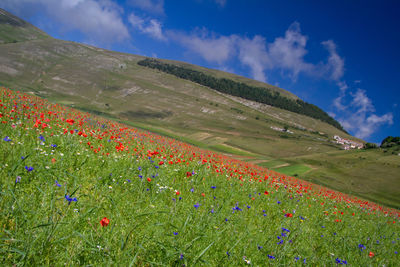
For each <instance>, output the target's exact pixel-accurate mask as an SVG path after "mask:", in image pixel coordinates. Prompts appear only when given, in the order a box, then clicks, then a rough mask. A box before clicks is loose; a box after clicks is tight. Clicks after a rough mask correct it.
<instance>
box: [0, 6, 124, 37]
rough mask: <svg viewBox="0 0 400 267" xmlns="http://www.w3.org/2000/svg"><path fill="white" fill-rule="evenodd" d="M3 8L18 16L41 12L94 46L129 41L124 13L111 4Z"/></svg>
mask: <svg viewBox="0 0 400 267" xmlns="http://www.w3.org/2000/svg"><path fill="white" fill-rule="evenodd" d="M2 6H3V7H4V8H6V9H9V10H11V11H12V12H15V13H17V14H19V15H20V14H27V13H28V12H29V9H30V8H33V9H35V10H41V11H44V12H45V13H46V15H48V16H49V17H52V18H53V19H54V20H55V21H57V22H59V23H61V25H62V26H63V27H64V28H65V29H68V30H78V31H80V32H81V33H83V34H84V35H85V36H86V38H87V39H88V41H90V42H92V43H97V42H100V43H103V44H110V43H115V42H121V41H124V40H126V39H129V37H130V35H129V32H128V29H127V27H126V26H125V24H124V23H123V21H122V16H121V15H122V12H123V9H122V8H120V7H119V6H118V5H117V4H115V3H114V2H112V1H110V0H102V1H94V0H59V1H54V0H35V1H33V0H5V1H4V2H3V3H2Z"/></svg>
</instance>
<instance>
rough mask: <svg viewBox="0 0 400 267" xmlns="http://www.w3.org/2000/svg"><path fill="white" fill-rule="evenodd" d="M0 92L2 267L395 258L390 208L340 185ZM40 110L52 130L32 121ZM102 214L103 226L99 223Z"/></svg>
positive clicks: (395, 226) (385, 261)
mask: <svg viewBox="0 0 400 267" xmlns="http://www.w3.org/2000/svg"><path fill="white" fill-rule="evenodd" d="M10 98H11V99H10ZM0 100H2V102H1V105H4V106H6V107H7V108H6V109H2V118H1V120H2V121H3V123H1V124H0V137H1V139H0V164H1V165H0V166H1V168H0V228H1V231H0V261H1V262H2V264H3V265H5V266H13V265H15V266H22V265H27V266H43V265H51V266H53V265H55V266H57V265H67V266H77V265H84V266H89V265H96V266H99V265H100V266H109V265H114V266H130V265H132V266H150V265H151V266H154V265H164V266H182V265H183V264H185V265H186V266H198V265H207V266H243V265H247V264H251V265H255V266H265V265H271V266H276V265H282V266H297V265H302V264H303V262H304V261H305V262H306V264H309V265H312V266H315V265H322V266H332V265H335V260H336V258H338V259H340V260H341V261H343V260H346V261H347V262H348V264H351V265H356V266H370V265H379V266H380V265H386V266H394V265H396V264H397V262H398V260H399V258H398V254H396V251H399V249H400V246H399V241H398V240H399V238H400V236H399V227H400V226H399V225H400V224H399V223H400V222H399V219H398V217H394V216H398V211H391V210H387V211H388V212H394V213H392V214H391V215H390V216H385V214H384V213H383V211H380V210H374V209H376V207H374V206H373V205H371V204H369V205H367V206H366V207H368V209H365V208H364V207H360V203H358V202H357V201H355V200H354V199H352V198H345V200H348V201H349V202H347V201H341V195H340V194H339V193H334V194H333V195H332V193H331V192H329V191H327V190H325V189H323V188H318V187H313V186H310V185H309V184H307V183H304V182H302V181H300V180H292V179H289V178H286V177H285V176H283V175H277V174H276V173H274V172H269V171H268V170H265V169H258V168H255V167H252V166H248V165H247V164H246V163H243V162H239V161H236V160H232V159H229V158H226V157H222V156H220V155H218V154H215V153H210V152H206V151H202V150H199V149H198V148H196V147H193V146H189V145H187V144H184V143H180V142H178V141H175V140H172V139H168V138H165V137H161V136H157V135H154V134H149V133H148V132H142V131H138V130H136V129H132V128H129V127H128V126H126V125H122V124H117V123H116V122H115V121H108V120H106V119H104V118H101V117H96V116H93V115H88V114H83V113H79V112H77V111H74V110H71V109H65V108H64V107H61V106H59V105H54V104H50V103H48V102H46V101H42V100H40V99H38V98H33V97H29V96H25V97H22V98H19V97H18V95H15V93H14V92H12V91H4V90H3V89H2V91H1V97H0ZM13 100H16V101H18V105H14V103H13ZM31 101H33V103H35V104H36V107H37V108H38V109H37V110H36V109H35V108H34V106H33V105H32V106H31V105H30V104H33V103H32V102H31ZM11 110H13V111H12V112H11ZM49 111H51V112H52V113H49ZM32 112H33V113H32ZM16 114H18V116H15V115H16ZM38 118H40V120H42V122H45V121H46V122H47V124H48V125H50V126H51V128H50V127H49V126H47V127H44V128H43V127H42V126H39V127H37V128H36V127H35V126H34V125H35V122H36V120H37V119H38ZM62 118H63V119H62ZM66 119H74V122H71V123H69V122H68V121H66ZM41 125H42V124H41ZM76 128H79V129H80V130H81V131H83V132H85V133H87V137H84V136H83V135H78V132H74V129H76ZM64 129H65V130H64ZM71 130H72V134H71V133H70V131H71ZM90 133H92V134H90ZM111 137H113V138H111ZM88 142H90V143H88ZM55 145H56V146H55ZM119 145H124V146H125V148H124V149H126V150H121V151H117V149H116V147H119ZM99 149H100V150H99ZM155 152H157V153H155ZM149 155H150V156H149ZM171 156H172V157H171ZM149 157H150V158H149ZM204 159H206V162H205V161H203V160H204ZM169 161H172V164H169ZM160 162H163V164H161V163H160ZM29 167H32V168H33V169H32V170H30V169H29ZM265 175H267V176H268V175H270V177H269V178H268V179H267V180H266V181H263V178H264V177H265ZM148 178H149V180H148ZM239 178H240V179H242V180H240V179H239ZM258 179H260V180H261V181H262V182H259V181H258ZM254 181H257V182H254ZM299 184H301V185H302V186H304V187H300V186H299ZM296 190H298V192H299V193H297V192H296ZM305 190H307V191H305ZM320 190H322V191H320ZM266 191H267V192H268V194H266V193H265V192H266ZM178 192H179V193H178ZM320 192H323V193H322V195H321V193H320ZM324 193H326V194H328V195H329V197H327V198H326V197H325V196H324ZM332 196H336V198H334V199H331V197H332ZM74 198H76V201H74ZM362 205H365V204H364V202H363V203H362ZM385 211H386V210H385ZM341 212H343V214H341ZM285 214H286V215H285ZM289 214H290V215H289ZM104 217H107V218H108V219H109V220H110V223H109V225H108V226H104V227H103V226H101V224H100V221H101V220H102V218H104ZM393 221H394V222H396V223H393ZM286 229H287V230H286ZM278 237H279V238H278ZM280 240H281V241H282V242H280ZM377 241H379V243H378V242H377ZM360 244H362V245H364V246H365V249H364V250H361V249H360V248H359V245H360ZM370 251H371V252H373V253H374V254H375V256H374V257H372V258H370V257H369V256H368V254H369V252H370Z"/></svg>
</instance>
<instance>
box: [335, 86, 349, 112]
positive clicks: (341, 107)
mask: <svg viewBox="0 0 400 267" xmlns="http://www.w3.org/2000/svg"><path fill="white" fill-rule="evenodd" d="M337 85H338V86H339V89H340V92H339V96H338V97H337V98H335V99H334V100H333V105H334V107H335V108H337V109H338V110H339V111H343V110H345V109H346V106H345V105H343V104H342V101H343V98H344V97H345V96H346V91H347V89H348V88H349V87H348V86H347V83H346V82H341V81H340V82H338V83H337Z"/></svg>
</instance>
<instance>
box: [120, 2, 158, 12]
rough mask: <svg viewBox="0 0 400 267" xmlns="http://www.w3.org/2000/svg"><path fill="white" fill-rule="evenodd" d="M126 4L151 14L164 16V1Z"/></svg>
mask: <svg viewBox="0 0 400 267" xmlns="http://www.w3.org/2000/svg"><path fill="white" fill-rule="evenodd" d="M128 3H130V4H131V5H132V6H134V7H137V8H140V9H142V10H144V11H147V12H150V13H153V14H164V0H129V1H128Z"/></svg>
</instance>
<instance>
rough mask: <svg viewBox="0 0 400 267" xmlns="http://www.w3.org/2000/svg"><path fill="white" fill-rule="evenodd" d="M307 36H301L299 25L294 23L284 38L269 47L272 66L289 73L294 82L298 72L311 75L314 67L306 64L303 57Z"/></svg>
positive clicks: (277, 39)
mask: <svg viewBox="0 0 400 267" xmlns="http://www.w3.org/2000/svg"><path fill="white" fill-rule="evenodd" d="M306 44H307V36H305V35H303V34H301V30H300V24H299V23H297V22H294V23H293V24H292V25H290V27H289V29H288V30H287V31H286V32H285V36H284V37H278V38H276V39H275V41H274V42H273V43H271V44H270V45H269V49H268V50H269V54H270V56H271V58H272V60H273V66H274V67H278V68H281V69H283V70H287V71H289V72H291V76H292V78H293V79H294V80H295V79H297V76H298V75H299V73H300V72H305V73H308V74H311V73H313V71H314V68H315V66H314V65H313V64H311V63H307V62H306V61H305V60H304V56H305V55H306V54H307V50H306V49H305V47H306Z"/></svg>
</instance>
